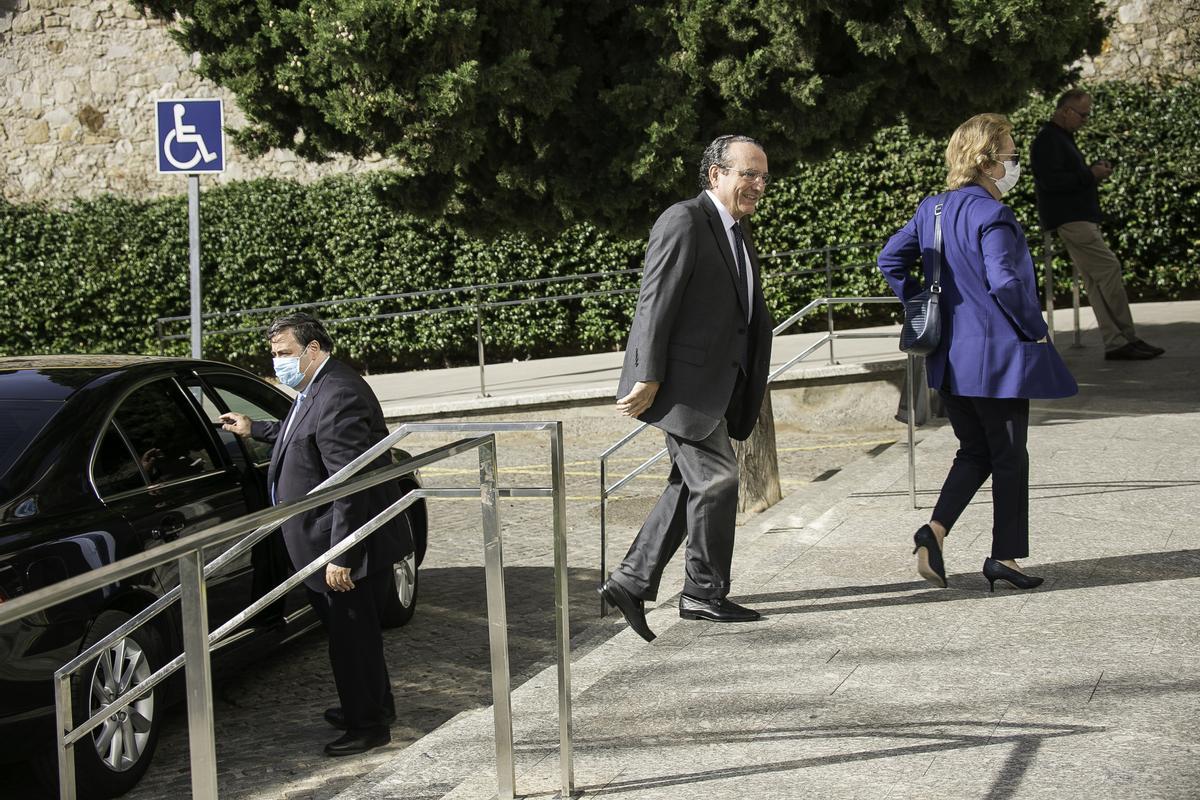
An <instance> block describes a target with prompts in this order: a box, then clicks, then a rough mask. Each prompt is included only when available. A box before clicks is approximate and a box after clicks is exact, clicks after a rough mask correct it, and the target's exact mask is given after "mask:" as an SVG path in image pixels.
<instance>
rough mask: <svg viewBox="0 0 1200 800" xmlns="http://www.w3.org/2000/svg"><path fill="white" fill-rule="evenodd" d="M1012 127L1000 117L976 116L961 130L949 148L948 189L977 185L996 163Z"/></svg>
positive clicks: (952, 138)
mask: <svg viewBox="0 0 1200 800" xmlns="http://www.w3.org/2000/svg"><path fill="white" fill-rule="evenodd" d="M1012 129H1013V126H1012V123H1011V122H1009V121H1008V120H1007V119H1005V118H1004V117H1002V116H1000V115H999V114H976V115H975V116H973V117H971V118H970V119H969V120H967V121H966V122H964V123H963V124H962V125H959V126H958V130H956V131H955V132H954V133H953V134H951V136H950V143H949V144H948V145H946V170H947V171H946V188H947V189H961V188H962V187H963V186H967V185H968V184H972V183H975V182H976V180H978V178H979V176H980V174H981V173H982V170H983V167H985V166H987V165H988V164H990V163H992V162H994V161H995V160H996V155H997V154H998V153H999V152H1000V145H1001V143H1002V142H1003V140H1004V137H1005V136H1010V135H1011V134H1012Z"/></svg>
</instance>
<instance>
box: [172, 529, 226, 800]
mask: <svg viewBox="0 0 1200 800" xmlns="http://www.w3.org/2000/svg"><path fill="white" fill-rule="evenodd" d="M179 587H180V595H181V597H180V602H181V609H180V611H181V614H182V622H183V652H184V654H185V655H186V657H187V663H186V667H185V671H186V673H187V715H188V748H189V750H190V751H191V765H192V800H216V798H217V748H216V744H215V737H214V735H213V718H212V707H213V692H212V665H211V663H210V661H209V651H208V597H207V594H208V592H207V588H206V584H205V582H204V553H203V551H201V550H192V551H191V552H189V553H187V554H186V555H184V556H181V557H180V559H179Z"/></svg>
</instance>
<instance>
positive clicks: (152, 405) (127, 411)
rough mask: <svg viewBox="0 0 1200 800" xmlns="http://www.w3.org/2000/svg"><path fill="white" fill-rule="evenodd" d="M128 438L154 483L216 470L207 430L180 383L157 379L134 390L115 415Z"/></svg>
mask: <svg viewBox="0 0 1200 800" xmlns="http://www.w3.org/2000/svg"><path fill="white" fill-rule="evenodd" d="M113 418H114V419H115V420H116V421H117V424H118V425H120V426H121V429H122V430H123V431H124V433H125V435H126V436H127V437H128V438H129V444H130V446H132V447H133V451H134V454H135V457H136V458H137V459H138V461H139V464H140V466H141V468H142V470H143V471H144V472H145V473H146V477H147V478H149V479H150V482H151V483H161V482H163V481H172V480H179V479H181V478H190V477H192V476H194V475H203V474H204V473H206V472H212V471H214V470H215V469H216V457H215V454H214V453H213V452H212V450H211V443H210V440H209V437H208V432H207V431H205V430H203V429H202V428H200V420H199V418H198V417H197V416H196V414H195V411H194V409H193V408H192V407H191V404H190V403H189V402H188V400H187V398H186V397H185V396H184V395H183V394H182V393H181V392H180V391H179V387H178V385H177V384H176V383H175V382H174V381H173V380H170V379H166V380H158V381H154V382H153V383H148V384H146V385H145V386H141V387H139V388H138V389H135V390H134V391H133V393H132V394H130V395H129V396H128V397H126V398H125V400H124V401H122V403H121V405H120V407H119V408H118V409H117V413H116V414H115V415H114V417H113Z"/></svg>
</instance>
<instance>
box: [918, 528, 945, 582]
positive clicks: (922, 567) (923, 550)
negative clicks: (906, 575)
mask: <svg viewBox="0 0 1200 800" xmlns="http://www.w3.org/2000/svg"><path fill="white" fill-rule="evenodd" d="M913 544H914V545H916V546H915V547H913V553H915V554H916V556H917V572H918V573H919V574H920V576H921V577H922V578H924V579H925V580H927V581H929V582H930V583H932V584H933V585H934V586H936V587H938V588H939V589H945V588H946V565H945V563H944V562H943V561H942V548H941V547H939V546H938V540H937V536H935V535H934V534H933V528H931V527H929V526H928V525H922V526H921V527H920V528H918V529H917V532H916V533H914V534H913Z"/></svg>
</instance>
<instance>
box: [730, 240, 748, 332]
mask: <svg viewBox="0 0 1200 800" xmlns="http://www.w3.org/2000/svg"><path fill="white" fill-rule="evenodd" d="M733 258H734V261H736V262H737V272H738V281H737V292H738V299H739V300H741V301H742V310H743V311H745V312H746V319H750V298H749V296H748V295H747V292H746V240H745V239H744V238H742V226H741V225H739V224H738V223H736V222H735V223H733Z"/></svg>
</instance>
